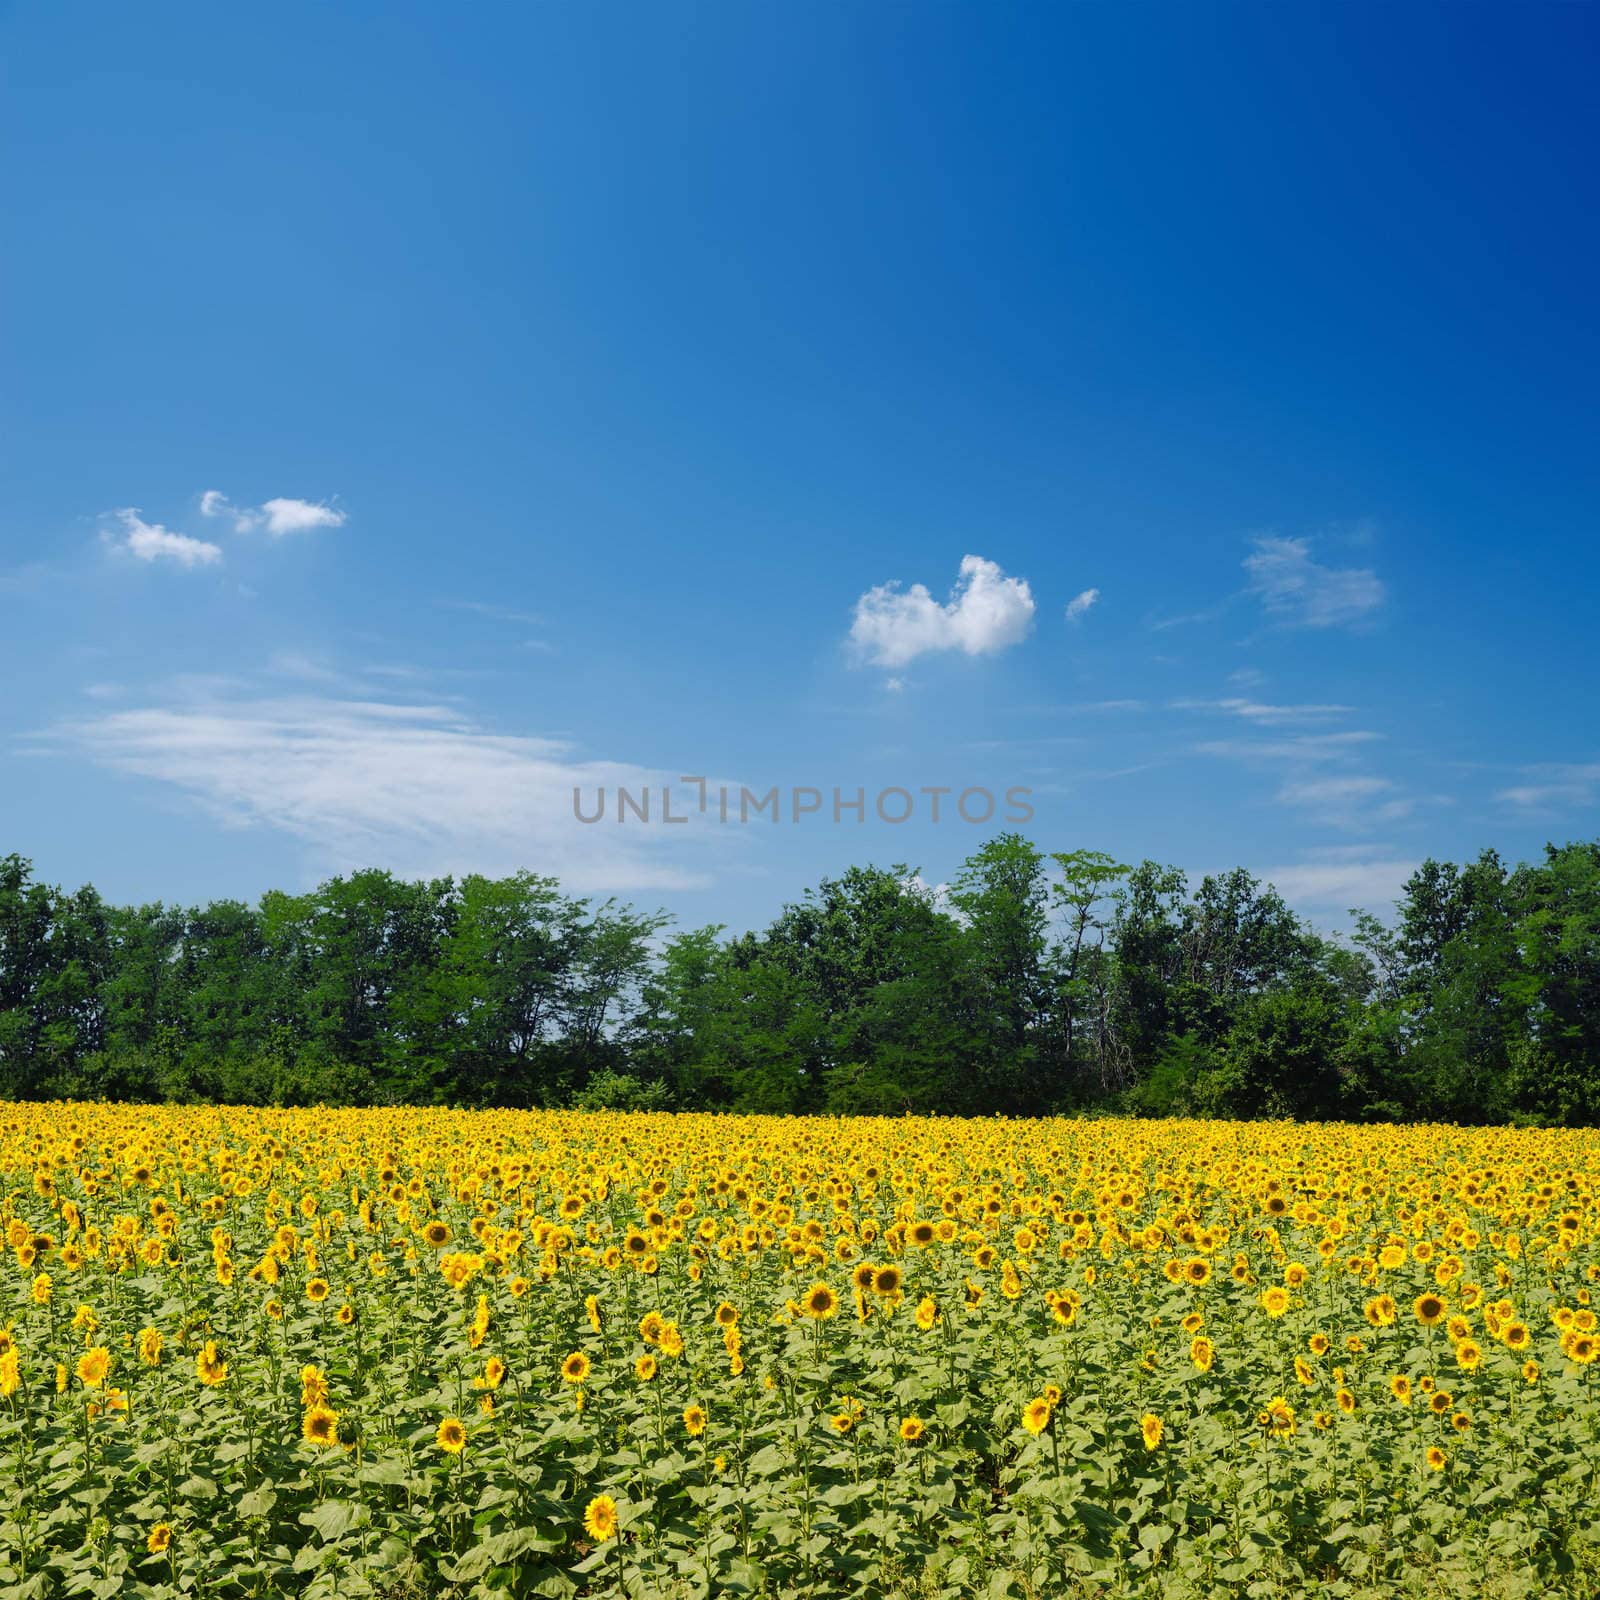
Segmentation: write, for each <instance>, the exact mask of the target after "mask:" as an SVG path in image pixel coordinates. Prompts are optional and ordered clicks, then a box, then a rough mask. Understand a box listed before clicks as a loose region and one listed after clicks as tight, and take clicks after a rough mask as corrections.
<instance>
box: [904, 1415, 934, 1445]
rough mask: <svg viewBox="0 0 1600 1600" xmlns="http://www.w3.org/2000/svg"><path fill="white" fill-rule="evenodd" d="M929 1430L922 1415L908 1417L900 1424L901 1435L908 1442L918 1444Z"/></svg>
mask: <svg viewBox="0 0 1600 1600" xmlns="http://www.w3.org/2000/svg"><path fill="white" fill-rule="evenodd" d="M927 1431H928V1425H927V1423H925V1422H924V1421H923V1420H922V1418H921V1417H906V1418H905V1419H904V1420H903V1421H902V1422H901V1424H900V1437H901V1438H902V1439H904V1440H905V1442H906V1443H907V1444H916V1443H917V1441H918V1440H919V1439H921V1438H922V1436H923V1435H924V1434H925V1433H926V1432H927Z"/></svg>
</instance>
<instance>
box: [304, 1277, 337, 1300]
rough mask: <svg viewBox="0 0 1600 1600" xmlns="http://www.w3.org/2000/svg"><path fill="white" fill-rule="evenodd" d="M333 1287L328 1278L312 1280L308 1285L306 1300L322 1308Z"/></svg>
mask: <svg viewBox="0 0 1600 1600" xmlns="http://www.w3.org/2000/svg"><path fill="white" fill-rule="evenodd" d="M331 1287H332V1286H331V1285H330V1284H329V1282H328V1280H327V1279H326V1278H311V1279H309V1280H308V1281H307V1283H306V1299H307V1300H309V1301H310V1302H311V1303H312V1305H314V1306H320V1305H321V1304H322V1302H323V1301H324V1300H326V1299H327V1298H328V1294H329V1292H330V1290H331Z"/></svg>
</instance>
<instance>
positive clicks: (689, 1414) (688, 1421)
mask: <svg viewBox="0 0 1600 1600" xmlns="http://www.w3.org/2000/svg"><path fill="white" fill-rule="evenodd" d="M706 1421H707V1418H706V1413H705V1407H704V1406H685V1407H684V1408H683V1426H684V1428H685V1430H686V1431H687V1433H688V1435H689V1437H690V1438H691V1439H698V1438H699V1437H700V1435H701V1434H702V1433H704V1432H705V1431H706Z"/></svg>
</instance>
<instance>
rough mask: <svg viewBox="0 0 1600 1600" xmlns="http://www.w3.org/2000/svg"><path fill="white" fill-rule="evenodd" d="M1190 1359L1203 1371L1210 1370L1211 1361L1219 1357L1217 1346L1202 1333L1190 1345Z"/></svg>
mask: <svg viewBox="0 0 1600 1600" xmlns="http://www.w3.org/2000/svg"><path fill="white" fill-rule="evenodd" d="M1189 1359H1190V1360H1191V1361H1192V1362H1194V1364H1195V1365H1196V1366H1197V1367H1198V1368H1199V1369H1200V1370H1201V1371H1202V1372H1209V1371H1210V1370H1211V1363H1212V1362H1213V1361H1215V1360H1216V1359H1217V1347H1216V1346H1215V1345H1214V1344H1212V1342H1211V1341H1210V1340H1209V1339H1208V1338H1206V1336H1205V1335H1204V1334H1201V1335H1200V1336H1199V1337H1198V1338H1197V1339H1194V1340H1193V1341H1191V1343H1190V1345H1189Z"/></svg>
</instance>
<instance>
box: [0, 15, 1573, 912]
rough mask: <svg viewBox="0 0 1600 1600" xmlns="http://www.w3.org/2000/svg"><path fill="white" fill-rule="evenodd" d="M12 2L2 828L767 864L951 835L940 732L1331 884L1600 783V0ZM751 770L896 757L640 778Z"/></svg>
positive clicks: (950, 765)
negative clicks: (900, 813)
mask: <svg viewBox="0 0 1600 1600" xmlns="http://www.w3.org/2000/svg"><path fill="white" fill-rule="evenodd" d="M0 40H3V46H4V48H3V52H0V53H3V56H4V59H5V72H6V76H7V81H6V83H5V85H4V94H3V95H0V132H3V136H4V141H5V147H6V149H7V150H8V154H9V159H8V160H7V162H6V180H5V182H6V199H7V210H8V215H9V216H10V217H11V218H12V222H13V227H12V238H11V243H10V248H9V250H8V251H7V252H6V261H5V265H4V269H3V270H4V288H5V300H6V305H7V309H8V316H7V319H6V320H7V329H6V340H5V345H4V359H5V363H6V368H7V377H8V381H7V382H6V384H5V385H4V394H3V401H0V403H3V405H4V416H3V418H0V422H3V430H0V431H3V441H4V442H3V460H0V464H3V469H4V479H3V489H0V494H3V499H0V606H3V615H4V617H5V626H4V628H3V629H0V671H3V673H4V679H5V682H6V684H7V687H8V690H9V692H8V693H7V694H6V695H5V696H4V699H3V701H0V748H3V749H4V751H5V765H6V771H7V773H8V775H9V781H8V782H7V783H6V784H5V786H4V791H3V793H4V799H3V801H0V824H3V826H0V850H10V849H15V850H19V851H21V852H22V853H23V854H25V855H29V856H31V857H32V858H33V859H34V861H35V863H36V865H37V868H38V870H39V872H40V874H41V875H42V876H44V877H45V878H47V879H50V880H59V881H66V882H69V883H77V882H81V881H84V880H90V881H93V882H94V883H95V884H96V885H98V886H99V887H100V888H101V889H102V891H103V892H104V893H106V894H107V895H109V896H112V897H114V898H117V899H124V900H145V899H155V898H164V899H168V900H174V899H175V900H196V899H203V898H208V897H212V896H216V895H223V894H228V895H238V896H242V897H246V898H253V897H254V896H255V895H257V894H259V893H260V892H261V891H262V890H264V889H266V888H268V887H272V886H282V887H299V886H303V885H307V884H310V883H312V882H314V881H316V880H317V879H318V878H319V877H321V876H323V875H325V874H327V873H328V872H331V871H334V870H341V869H345V868H348V867H351V866H355V865H361V864H377V865H384V866H389V867H392V868H394V869H396V870H398V871H402V872H405V873H433V872H444V871H453V872H461V871H469V870H481V871H490V872H503V871H509V870H512V869H514V868H517V867H527V868H530V869H533V870H537V871H549V872H554V873H556V874H558V875H560V876H561V877H563V878H564V879H565V880H566V881H568V882H569V883H570V884H572V886H573V887H574V888H579V889H584V890H593V891H607V892H614V893H618V894H620V895H623V896H625V897H627V898H629V899H632V900H635V901H638V902H641V903H644V904H649V905H665V906H667V907H668V908H669V909H671V910H672V911H673V912H674V913H676V914H677V915H678V916H680V917H681V918H682V919H683V920H684V921H686V922H690V923H698V922H701V921H707V920H717V921H722V922H726V923H729V924H731V925H733V926H736V927H740V926H747V925H753V924H759V923H761V922H764V921H765V920H766V919H767V918H768V917H770V916H771V915H772V914H773V913H775V911H776V910H777V909H778V907H779V905H780V904H781V903H782V902H783V901H784V900H785V899H788V898H793V897H795V896H796V895H797V894H798V893H799V892H800V890H801V889H802V888H803V887H804V886H805V885H806V884H808V883H811V882H814V881H815V879H816V878H817V877H818V876H819V875H820V874H822V873H824V872H827V871H831V870H835V869H838V868H840V867H842V866H844V865H846V864H848V863H850V862H852V861H862V860H876V861H879V862H881V863H884V864H889V863H892V862H895V861H903V862H907V863H909V864H911V865H914V866H918V867H920V868H921V870H922V871H923V873H924V875H925V876H926V877H928V878H929V879H930V880H933V881H937V880H938V879H941V878H944V877H947V876H948V875H949V874H950V872H951V871H952V870H953V869H954V868H955V866H956V865H957V863H958V862H959V861H960V859H961V858H962V856H964V855H965V854H966V853H968V852H969V851H970V850H971V849H973V848H975V846H976V845H977V844H978V843H979V842H980V841H981V840H982V838H983V837H985V836H986V833H987V832H989V831H991V830H988V829H985V828H983V827H981V826H972V825H967V824H963V823H961V822H960V821H959V820H951V819H950V817H949V813H948V810H947V811H946V813H945V817H944V819H943V820H941V822H940V823H938V824H934V823H933V822H932V821H931V818H930V817H929V816H928V806H927V802H926V799H925V797H919V796H917V795H916V794H915V791H918V790H920V789H921V788H922V787H923V786H925V785H933V786H941V785H948V786H950V787H952V788H953V789H957V790H960V789H965V788H968V787H987V788H990V789H992V790H995V791H997V792H998V791H1002V790H1004V789H1006V788H1008V787H1011V786H1026V787H1028V788H1030V789H1031V790H1032V802H1031V803H1032V805H1033V807H1034V811H1035V815H1034V817H1033V820H1032V821H1031V822H1030V823H1029V824H1028V826H1027V827H1026V829H1025V830H1024V831H1026V832H1027V833H1028V834H1029V835H1030V836H1031V837H1033V838H1034V839H1035V840H1036V841H1037V842H1038V843H1040V844H1041V845H1043V846H1045V847H1046V848H1049V849H1071V848H1077V847H1091V848H1099V849H1104V850H1107V851H1110V852H1112V853H1113V854H1115V855H1117V856H1119V857H1121V858H1123V859H1138V858H1140V857H1143V856H1152V857H1155V858H1157V859H1161V860H1166V861H1173V862H1177V863H1179V864H1182V865H1184V866H1185V867H1187V868H1189V869H1191V870H1192V871H1194V872H1197V873H1198V872H1202V871H1206V870H1211V869H1215V868H1219V867H1226V866H1230V865H1233V864H1236V863H1242V864H1244V865H1247V866H1249V867H1251V868H1252V869H1253V870H1256V871H1258V872H1261V873H1263V874H1265V875H1267V876H1269V877H1271V878H1272V879H1273V880H1274V881H1276V882H1278V883H1279V884H1280V886H1281V887H1283V889H1284V890H1285V892H1286V893H1287V894H1289V896H1290V898H1291V899H1293V900H1294V901H1295V903H1296V904H1297V905H1299V906H1300V907H1301V908H1302V909H1304V910H1305V911H1306V912H1307V913H1308V914H1309V915H1311V916H1312V917H1313V918H1314V919H1316V920H1317V921H1318V922H1319V923H1322V924H1324V925H1329V924H1336V923H1337V922H1338V921H1339V920H1340V919H1341V915H1342V912H1343V911H1344V909H1345V908H1346V907H1348V906H1350V905H1355V904H1366V905H1372V906H1375V907H1378V908H1380V909H1381V908H1382V907H1383V906H1384V905H1385V904H1386V903H1387V902H1388V901H1389V900H1391V899H1392V897H1393V894H1394V893H1395V891H1396V889H1397V888H1398V885H1399V883H1400V882H1401V881H1402V880H1403V878H1404V876H1405V875H1406V872H1407V871H1408V870H1409V868H1410V866H1411V864H1413V863H1415V862H1417V861H1419V860H1421V859H1422V858H1423V857H1425V856H1427V855H1430V854H1432V855H1439V856H1448V857H1456V858H1459V857H1461V856H1463V855H1466V854H1470V853H1475V852H1476V850H1477V849H1479V848H1480V847H1482V846H1485V845H1494V846H1496V847H1498V848H1499V849H1501V850H1502V851H1503V852H1505V853H1506V854H1508V855H1510V856H1512V857H1519V856H1527V855H1530V854H1533V853H1536V852H1537V851H1538V850H1539V848H1540V847H1541V845H1542V844H1543V842H1544V841H1545V840H1546V839H1548V838H1554V839H1568V838H1578V837H1593V836H1594V835H1595V834H1596V832H1597V831H1600V830H1597V828H1596V825H1595V808H1596V801H1597V799H1600V735H1597V719H1596V718H1595V716H1594V712H1593V704H1594V698H1595V688H1596V672H1595V668H1594V666H1593V661H1592V651H1593V643H1592V640H1593V630H1592V617H1593V615H1594V612H1595V605H1596V598H1597V591H1600V557H1597V554H1596V511H1597V507H1600V481H1597V479H1600V452H1596V450H1595V448H1594V416H1595V402H1594V374H1595V372H1596V370H1600V360H1597V357H1600V350H1597V348H1596V346H1597V343H1600V340H1597V332H1596V330H1597V321H1596V317H1595V314H1594V300H1595V295H1594V287H1593V285H1594V282H1595V274H1596V254H1597V252H1596V245H1597V232H1600V222H1597V217H1596V211H1595V208H1594V206H1593V204H1592V194H1593V163H1594V160H1595V155H1596V144H1597V139H1596V135H1597V122H1600V113H1597V111H1596V100H1595V96H1594V93H1593V85H1594V82H1595V78H1596V68H1597V66H1600V60H1597V57H1600V49H1597V24H1596V21H1595V13H1594V11H1593V9H1592V8H1588V7H1581V6H1559V7H1538V6H1530V7H1519V8H1514V9H1513V8H1504V9H1498V10H1495V9H1480V8H1475V7H1472V6H1465V5H1452V6H1449V7H1440V8H1433V7H1421V6H1405V7H1392V6H1381V7H1380V6H1366V5H1347V6H1341V7H1336V8H1316V9H1313V8H1309V7H1252V6H1243V5H1241V6H1236V7H1227V8H1198V7H1177V6H1142V7H1112V6H1097V7H1088V6H1081V7H1072V6H1053V5H1052V6H1007V5H988V4H983V5H971V6H965V5H937V6H920V7H912V6H906V5H889V4H871V5H868V4H856V5H835V6H826V7H815V6H811V7H801V6H789V7H779V6H746V5H725V6H699V5H696V6H688V5H663V6H651V7H644V6H636V7H613V6H605V5H599V6H583V7H579V6H554V5H551V6H543V7H525V6H518V7H497V6H488V5H485V6H474V7H471V8H466V9H462V8H453V9H448V10H446V9H441V8H438V7H434V6H406V5H397V4H385V5H383V6H381V7H380V6H370V7H358V6H348V7H339V8H333V7H320V6H316V7H313V6H299V5H294V4H286V5H280V6H276V7H273V8H271V9H270V10H269V11H261V10H259V9H258V10H255V11H246V10H242V9H240V8H232V7H214V6H192V7H185V6H182V5H173V6H166V7H162V8H160V9H159V11H158V12H150V11H148V10H143V9H139V8H129V7H125V6H112V5H109V4H106V5H74V4H66V5H60V6H43V5H30V6H20V7H13V8H10V10H9V11H8V13H7V15H6V17H5V19H4V21H3V22H0ZM968 558H973V559H972V560H968ZM917 585H921V586H922V589H921V591H919V590H917V589H916V588H915V587H914V586H917ZM890 586H894V587H890ZM1091 596H1092V598H1086V597H1091ZM1074 601H1077V602H1078V604H1077V605H1076V607H1075V608H1074V610H1073V614H1072V615H1070V616H1069V607H1071V606H1072V603H1073V602H1074ZM690 774H700V775H705V776H707V777H709V778H710V779H711V780H712V782H713V784H715V783H716V782H717V781H718V780H722V781H726V782H728V783H730V784H732V785H734V786H735V792H737V786H738V785H741V784H745V785H749V786H750V787H751V788H752V789H753V790H756V791H757V792H764V791H765V790H767V789H768V788H770V787H772V786H779V787H780V788H782V789H783V791H784V793H785V795H786V796H787V795H788V794H789V792H790V791H791V790H792V788H793V787H795V786H807V787H817V788H819V789H821V790H822V791H823V792H824V794H825V795H829V794H831V789H832V787H833V786H835V785H837V786H839V787H840V788H842V789H844V790H845V791H846V793H847V795H848V794H853V793H854V791H855V790H856V789H857V788H863V789H865V791H866V793H867V795H868V797H869V808H868V816H867V820H866V821H865V822H863V823H856V822H854V821H853V820H852V817H851V815H850V814H849V813H846V814H845V815H844V818H843V820H842V821H841V822H840V823H839V824H838V825H834V824H833V822H832V820H831V817H829V816H828V815H827V809H828V808H827V807H825V809H824V815H823V817H822V818H820V819H818V818H808V819H806V820H803V821H802V822H800V823H798V824H796V823H792V822H788V821H785V822H782V823H780V824H778V825H776V826H774V825H771V824H769V823H767V822H765V821H764V820H763V821H759V822H752V823H751V824H749V825H747V826H744V827H740V826H737V825H731V824H730V825H728V826H722V825H720V824H717V823H716V822H715V821H714V820H712V819H710V818H701V817H698V816H696V817H694V818H692V820H691V823H690V824H689V825H687V826H685V827H682V828H674V827H665V826H661V825H660V824H659V822H657V823H652V825H650V826H648V827H646V826H643V825H641V824H639V823H637V821H632V820H630V822H628V823H626V824H623V825H617V824H615V823H614V822H611V823H605V824H598V825H594V826H584V825H582V824H579V823H578V822H576V821H575V819H574V818H573V815H572V804H571V791H572V787H573V786H574V784H578V785H581V786H582V787H583V788H584V790H585V793H586V794H587V795H589V796H591V797H592V795H593V793H594V790H595V787H596V786H597V785H598V784H601V783H605V784H607V785H609V786H611V788H612V791H613V792H614V789H615V786H616V785H617V784H618V783H623V784H628V785H631V786H633V787H634V788H635V789H637V788H638V787H639V786H641V785H643V784H646V783H649V784H652V785H655V786H659V785H661V784H663V783H665V784H668V785H673V784H676V783H677V780H679V779H680V778H681V777H682V776H684V775H690ZM890 786H896V787H903V788H906V789H908V790H911V791H913V792H914V795H913V797H914V799H918V800H919V807H918V809H917V810H916V811H915V812H914V815H913V818H912V820H911V821H910V822H907V823H904V824H901V825H898V826H890V825H888V824H885V823H883V822H881V821H878V820H877V819H876V818H874V817H873V816H872V815H871V806H870V799H871V797H872V796H874V795H875V794H876V793H877V792H879V791H880V790H882V789H884V788H886V787H890ZM692 793H693V791H692V790H684V789H682V788H681V786H680V787H679V788H678V789H677V790H676V791H675V799H674V804H675V805H676V806H678V807H679V808H681V807H682V806H683V804H684V801H685V798H686V797H688V798H692ZM785 804H786V805H787V804H788V801H787V799H786V801H785ZM896 804H897V803H896ZM890 809H891V811H892V810H893V809H894V806H893V805H891V808H890Z"/></svg>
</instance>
